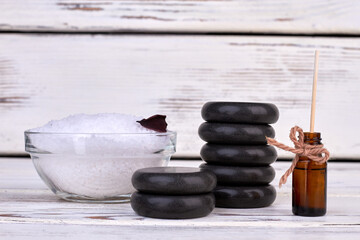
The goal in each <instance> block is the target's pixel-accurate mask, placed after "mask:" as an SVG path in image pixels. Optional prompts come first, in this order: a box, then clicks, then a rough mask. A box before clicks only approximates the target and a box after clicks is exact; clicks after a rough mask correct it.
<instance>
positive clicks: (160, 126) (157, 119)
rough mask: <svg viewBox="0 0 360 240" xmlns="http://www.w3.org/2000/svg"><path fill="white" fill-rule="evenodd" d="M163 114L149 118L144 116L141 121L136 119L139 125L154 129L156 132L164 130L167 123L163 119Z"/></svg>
mask: <svg viewBox="0 0 360 240" xmlns="http://www.w3.org/2000/svg"><path fill="white" fill-rule="evenodd" d="M165 118H166V116H165V115H158V114H157V115H154V116H151V117H149V118H146V119H145V118H144V119H143V120H141V121H136V122H138V123H140V124H141V126H143V127H145V128H147V129H150V130H154V131H156V132H166V128H167V123H166V121H165Z"/></svg>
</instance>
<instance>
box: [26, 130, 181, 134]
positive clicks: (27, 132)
mask: <svg viewBox="0 0 360 240" xmlns="http://www.w3.org/2000/svg"><path fill="white" fill-rule="evenodd" d="M24 134H25V135H65V136H72V135H74V136H75V135H91V136H93V135H104V136H111V135H130V136H137V135H139V136H169V135H176V131H170V130H168V131H166V132H148V133H126V132H119V133H118V132H115V133H89V132H88V133H86V132H84V133H69V132H39V131H32V130H31V129H29V130H26V131H24Z"/></svg>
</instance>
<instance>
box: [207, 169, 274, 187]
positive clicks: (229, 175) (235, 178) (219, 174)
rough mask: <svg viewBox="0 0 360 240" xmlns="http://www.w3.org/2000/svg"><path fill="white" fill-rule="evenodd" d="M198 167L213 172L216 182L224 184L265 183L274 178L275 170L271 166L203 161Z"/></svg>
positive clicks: (246, 184)
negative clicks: (246, 165) (216, 163)
mask: <svg viewBox="0 0 360 240" xmlns="http://www.w3.org/2000/svg"><path fill="white" fill-rule="evenodd" d="M200 168H201V169H204V170H207V171H211V172H213V173H214V174H215V175H216V178H217V182H218V184H220V185H226V186H228V185H235V186H244V185H245V186H248V185H267V184H269V183H270V182H271V181H272V180H274V178H275V170H274V168H273V167H271V166H263V167H234V166H220V165H209V164H206V163H203V164H201V165H200Z"/></svg>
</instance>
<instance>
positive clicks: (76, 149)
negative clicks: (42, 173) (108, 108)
mask: <svg viewBox="0 0 360 240" xmlns="http://www.w3.org/2000/svg"><path fill="white" fill-rule="evenodd" d="M141 119H143V117H136V116H132V115H125V114H120V113H100V114H94V115H90V114H76V115H71V116H69V117H66V118H63V119H61V120H53V121H50V122H49V123H47V124H45V125H44V126H41V127H38V128H34V129H30V130H29V131H30V132H39V133H43V134H41V135H39V136H38V137H33V144H34V145H35V146H36V147H37V148H38V149H41V150H43V151H44V152H49V153H76V154H102V155H108V154H111V155H113V154H117V155H121V156H126V155H129V156H134V155H144V154H152V153H154V152H157V151H160V150H161V149H162V148H163V146H164V144H166V142H167V141H168V138H167V137H164V136H163V137H160V136H161V133H158V132H156V131H154V130H149V129H147V128H145V127H143V126H141V124H140V123H138V122H137V121H140V120H141ZM47 133H48V134H47ZM70 134H71V135H70Z"/></svg>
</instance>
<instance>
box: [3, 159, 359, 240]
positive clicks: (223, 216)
mask: <svg viewBox="0 0 360 240" xmlns="http://www.w3.org/2000/svg"><path fill="white" fill-rule="evenodd" d="M199 164H200V161H172V162H171V165H173V166H175V165H176V166H180V165H181V166H198V165H199ZM289 165H290V163H289V162H277V163H275V164H274V165H273V166H274V167H275V169H276V172H277V177H276V179H275V180H274V182H273V183H274V185H277V182H278V179H279V177H280V175H281V173H282V172H283V171H284V170H285V169H286V168H287V167H288V166H289ZM359 168H360V164H357V163H331V162H330V163H329V172H328V213H327V215H326V216H324V217H298V216H294V215H292V213H291V181H289V182H288V183H287V184H286V186H284V187H283V188H281V189H277V191H278V197H277V199H276V201H275V203H274V204H273V205H272V206H270V207H267V208H261V209H224V208H216V209H215V210H214V211H213V213H212V214H211V215H209V216H207V217H204V218H199V219H191V220H161V219H151V218H144V217H141V216H137V215H136V214H135V213H134V212H133V211H132V209H131V207H130V204H128V203H126V204H83V203H72V202H66V201H62V200H60V199H58V198H57V197H56V196H55V195H54V194H53V193H52V192H51V191H50V190H48V189H47V187H46V186H45V185H44V183H43V182H42V181H41V180H40V178H39V177H38V175H37V173H36V171H35V169H34V168H33V166H32V162H31V161H30V160H29V159H27V158H0V239H1V240H5V239H21V240H23V239H52V240H54V239H65V238H66V239H68V240H70V239H99V238H102V239H143V238H146V239H167V238H168V239H239V238H244V239H274V238H277V239H292V240H294V239H304V238H306V239H307V240H309V239H317V240H318V239H360V210H359V207H360V205H359V200H360V185H359V182H360V175H359V174H358V170H359Z"/></svg>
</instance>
